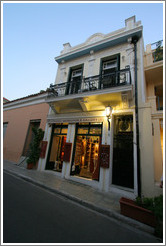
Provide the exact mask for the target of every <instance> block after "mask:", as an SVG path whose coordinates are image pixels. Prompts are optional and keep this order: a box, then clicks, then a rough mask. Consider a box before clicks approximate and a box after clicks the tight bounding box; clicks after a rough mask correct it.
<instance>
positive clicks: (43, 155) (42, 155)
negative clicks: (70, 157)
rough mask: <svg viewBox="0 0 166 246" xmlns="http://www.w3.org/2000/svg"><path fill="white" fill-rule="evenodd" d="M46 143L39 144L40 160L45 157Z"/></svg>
mask: <svg viewBox="0 0 166 246" xmlns="http://www.w3.org/2000/svg"><path fill="white" fill-rule="evenodd" d="M47 144H48V142H47V141H42V142H41V152H40V158H45V155H46V149H47Z"/></svg>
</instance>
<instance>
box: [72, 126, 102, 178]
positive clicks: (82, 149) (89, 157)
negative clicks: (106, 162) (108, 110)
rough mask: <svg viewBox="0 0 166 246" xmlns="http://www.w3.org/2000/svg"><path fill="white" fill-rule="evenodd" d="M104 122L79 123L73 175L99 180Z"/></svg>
mask: <svg viewBox="0 0 166 246" xmlns="http://www.w3.org/2000/svg"><path fill="white" fill-rule="evenodd" d="M101 131H102V124H90V123H89V124H78V125H77V129H76V138H75V152H74V155H73V161H72V168H71V175H76V176H79V177H83V178H88V179H92V180H99V169H100V168H99V155H100V145H101Z"/></svg>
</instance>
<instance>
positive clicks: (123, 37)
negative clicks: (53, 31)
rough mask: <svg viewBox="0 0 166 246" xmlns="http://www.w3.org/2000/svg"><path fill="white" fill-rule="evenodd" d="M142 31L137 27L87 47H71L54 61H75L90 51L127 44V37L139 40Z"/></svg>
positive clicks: (140, 27)
mask: <svg viewBox="0 0 166 246" xmlns="http://www.w3.org/2000/svg"><path fill="white" fill-rule="evenodd" d="M142 30H143V27H142V26H139V27H136V28H133V29H130V30H127V31H124V32H120V33H118V34H115V35H112V36H109V37H107V38H104V39H102V40H99V41H97V42H95V43H92V44H88V45H85V46H81V47H80V46H76V47H78V48H76V49H75V48H74V47H73V48H72V49H71V51H69V52H67V53H64V54H62V55H60V56H57V57H55V60H56V62H57V63H61V62H62V61H63V60H64V61H68V60H71V59H75V58H77V57H80V56H83V55H86V54H89V52H90V51H91V50H93V51H94V52H95V51H99V50H101V49H105V48H108V47H111V46H115V45H119V44H122V43H127V41H128V38H129V37H133V36H135V35H138V37H139V38H140V37H141V36H142ZM105 36H107V35H105Z"/></svg>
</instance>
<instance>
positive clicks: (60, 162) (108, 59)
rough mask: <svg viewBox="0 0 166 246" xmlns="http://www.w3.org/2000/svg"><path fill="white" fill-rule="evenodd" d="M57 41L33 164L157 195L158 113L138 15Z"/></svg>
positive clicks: (130, 192)
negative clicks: (78, 39) (73, 40)
mask: <svg viewBox="0 0 166 246" xmlns="http://www.w3.org/2000/svg"><path fill="white" fill-rule="evenodd" d="M63 46H64V48H63V50H62V51H61V53H60V55H59V56H58V57H56V58H55V61H56V62H57V63H58V70H57V74H56V80H55V83H54V84H52V85H50V90H49V92H48V93H47V97H46V99H45V102H46V103H47V105H49V113H48V115H47V120H46V127H45V135H44V139H43V143H44V146H45V147H44V149H43V154H42V158H40V160H39V163H38V170H40V171H44V170H52V172H54V173H55V178H56V175H57V176H60V177H62V178H65V179H68V180H73V181H76V182H79V183H82V184H86V185H90V186H92V187H94V188H96V189H98V190H101V191H105V192H116V193H119V194H122V195H123V196H128V197H131V198H135V197H136V196H138V195H144V196H155V195H158V194H160V193H161V192H162V189H161V188H160V187H159V180H160V176H161V175H162V163H161V156H160V157H158V156H157V155H158V154H154V150H156V143H155V141H156V139H157V141H158V144H159V139H158V138H157V136H154V128H155V129H157V131H159V122H160V123H161V121H160V120H161V115H160V113H159V112H158V111H156V110H154V111H153V110H152V108H153V107H152V105H153V104H154V101H155V98H154V95H152V94H151V92H150V90H151V89H150V87H151V83H152V81H150V80H149V79H148V76H149V75H148V74H149V70H148V63H147V66H145V69H144V63H146V61H147V55H146V53H145V55H144V43H143V27H142V25H141V22H140V21H136V20H135V16H132V17H130V18H128V19H126V20H125V24H124V27H123V28H121V29H120V30H117V31H114V32H111V33H108V34H106V35H105V34H102V33H96V34H94V35H92V36H91V37H89V38H88V39H87V40H86V41H85V42H84V43H82V44H79V45H77V46H74V47H72V46H71V45H70V43H66V44H64V45H63ZM146 82H147V83H148V85H147V84H146ZM156 90H158V89H156ZM153 109H154V108H153ZM156 117H158V118H157V121H156ZM152 123H153V124H152ZM156 126H157V128H156ZM154 138H155V139H154Z"/></svg>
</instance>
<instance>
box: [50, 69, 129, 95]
mask: <svg viewBox="0 0 166 246" xmlns="http://www.w3.org/2000/svg"><path fill="white" fill-rule="evenodd" d="M128 84H131V74H130V69H129V68H127V69H123V70H120V71H116V72H114V73H109V74H107V75H96V76H92V77H88V78H83V79H82V80H80V81H69V82H65V83H61V84H56V85H53V84H51V85H50V88H49V95H48V96H49V97H50V96H52V95H54V96H65V95H71V94H78V93H85V92H88V91H95V90H102V89H108V88H113V87H117V86H123V85H128Z"/></svg>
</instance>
